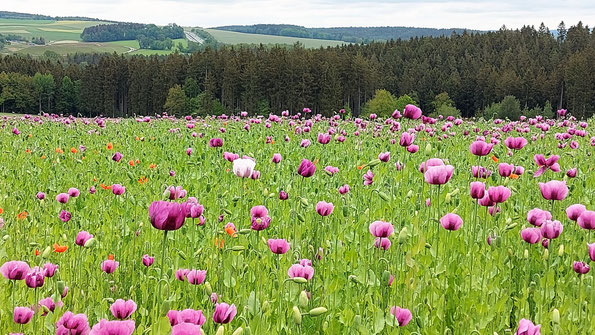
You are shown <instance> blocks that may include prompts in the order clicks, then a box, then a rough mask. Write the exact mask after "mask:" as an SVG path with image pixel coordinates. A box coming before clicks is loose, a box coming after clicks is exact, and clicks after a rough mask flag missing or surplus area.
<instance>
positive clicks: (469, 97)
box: [0, 23, 595, 118]
mask: <svg viewBox="0 0 595 335" xmlns="http://www.w3.org/2000/svg"><path fill="white" fill-rule="evenodd" d="M0 72H2V73H3V74H2V76H1V77H0V90H1V92H0V104H1V106H2V108H3V109H4V110H5V111H15V112H22V113H32V112H36V111H38V110H39V106H40V103H39V100H40V99H39V97H40V96H41V95H42V93H41V92H42V91H43V90H42V89H40V88H38V87H37V86H36V85H35V84H34V81H33V78H34V77H35V75H36V73H40V74H44V75H48V74H50V75H52V77H53V82H54V87H53V88H52V89H51V90H49V91H48V92H46V91H43V92H44V93H43V98H41V100H42V103H41V109H42V110H44V111H46V112H63V113H75V114H80V115H84V116H95V115H104V116H131V115H153V114H155V113H160V112H163V111H165V110H168V111H173V112H175V113H178V114H186V113H196V114H211V113H237V112H239V111H248V112H249V113H252V114H266V113H269V112H274V113H278V112H280V111H283V110H289V111H290V112H292V113H296V112H298V111H301V110H302V109H303V108H304V107H309V108H310V109H312V110H313V111H314V112H316V113H322V114H324V115H330V114H332V113H334V112H336V111H338V110H339V109H341V108H345V109H348V110H349V111H350V112H351V113H353V114H354V115H360V114H363V113H365V112H367V111H368V110H369V108H371V106H372V107H373V106H389V107H390V106H392V105H391V104H392V102H391V101H392V100H391V99H392V98H391V97H390V96H388V95H386V94H383V97H388V99H389V102H390V104H386V105H385V104H381V103H380V104H378V103H369V101H370V100H372V99H373V98H374V96H375V95H377V91H378V90H381V89H383V90H385V91H386V92H388V93H389V94H390V95H393V96H394V97H401V96H403V95H407V96H408V97H409V98H411V99H412V100H413V101H415V102H416V103H417V104H418V105H419V106H420V107H421V108H422V110H423V111H424V113H425V114H428V115H429V114H432V113H436V111H437V110H439V109H440V108H442V109H441V110H442V111H443V112H444V113H453V112H455V109H456V111H457V112H458V113H460V114H461V115H462V116H464V117H472V116H487V117H491V116H494V115H497V116H498V117H510V118H516V117H518V112H516V111H517V109H516V105H517V102H518V106H519V110H521V111H525V110H526V111H531V112H532V113H538V112H539V110H541V111H544V110H546V107H547V110H548V112H549V109H550V108H553V109H554V110H555V109H558V108H566V109H568V110H570V111H571V112H572V113H573V115H575V116H577V117H579V118H588V117H591V116H592V115H593V113H594V110H595V33H594V31H592V30H591V29H590V28H588V27H586V26H584V25H583V24H582V23H579V24H577V25H575V26H572V27H570V28H568V29H567V28H566V27H565V25H564V24H561V25H560V26H559V27H558V34H557V36H556V37H554V36H553V35H552V34H551V33H550V32H549V29H548V28H546V27H545V26H543V25H542V26H541V27H539V28H538V29H535V28H534V27H523V28H522V29H517V30H509V29H504V28H502V29H500V30H499V31H495V32H488V33H484V34H477V33H463V34H460V35H459V34H453V35H451V36H449V37H423V38H413V39H411V40H407V41H405V40H391V41H386V42H373V43H370V44H351V45H344V46H339V47H327V48H320V49H305V48H304V47H302V46H301V45H299V44H296V45H294V46H293V47H291V48H285V47H281V46H272V47H271V46H264V45H260V46H239V47H238V46H235V47H234V46H223V47H219V48H218V49H211V48H207V49H205V50H202V51H199V52H196V53H193V54H191V55H188V56H187V55H181V54H176V53H175V54H171V55H169V56H150V57H146V56H125V55H116V54H112V55H98V54H75V55H70V56H68V57H67V58H65V59H63V60H58V61H55V60H54V61H52V60H49V59H44V58H38V59H36V58H32V57H28V56H14V55H13V56H3V57H2V58H0ZM66 77H67V78H68V80H67V82H68V86H67V88H66V90H64V89H63V88H62V87H63V86H64V80H66ZM70 82H71V83H72V84H70ZM172 90H173V91H172ZM442 93H445V94H446V95H444V94H442ZM64 97H68V98H67V99H68V100H67V102H64V99H65V98H64ZM168 97H170V98H169V99H168ZM506 97H510V98H508V99H505V98H506ZM511 99H512V100H511ZM505 100H506V101H505ZM445 102H446V103H445ZM510 106H512V107H514V108H512V109H511V108H510ZM389 107H383V108H384V109H387V110H384V109H382V108H381V112H382V113H383V114H384V115H388V114H389V113H391V112H392V110H388V108H389ZM453 108H454V109H453ZM486 110H487V113H486ZM509 110H513V111H514V113H512V112H510V113H509V112H506V111H509Z"/></svg>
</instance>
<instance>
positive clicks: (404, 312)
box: [390, 306, 412, 327]
mask: <svg viewBox="0 0 595 335" xmlns="http://www.w3.org/2000/svg"><path fill="white" fill-rule="evenodd" d="M390 314H391V315H393V316H394V317H395V319H396V320H397V324H398V325H399V327H405V326H406V325H407V324H408V323H409V321H411V318H412V315H411V312H410V311H409V310H408V309H407V308H401V307H399V306H393V307H391V308H390Z"/></svg>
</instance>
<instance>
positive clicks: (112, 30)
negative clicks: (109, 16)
mask: <svg viewBox="0 0 595 335" xmlns="http://www.w3.org/2000/svg"><path fill="white" fill-rule="evenodd" d="M176 38H184V28H182V27H180V26H178V25H176V24H171V25H167V26H163V27H158V26H156V25H154V24H142V23H116V24H100V25H97V26H92V27H86V28H85V29H84V30H83V32H82V33H81V39H82V40H83V41H85V42H110V41H124V40H138V43H139V45H140V48H141V49H155V50H165V49H171V48H172V46H173V42H172V39H176Z"/></svg>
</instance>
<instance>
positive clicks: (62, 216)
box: [59, 210, 72, 222]
mask: <svg viewBox="0 0 595 335" xmlns="http://www.w3.org/2000/svg"><path fill="white" fill-rule="evenodd" d="M59 217H60V220H61V221H62V222H68V221H70V218H71V217H72V215H71V214H70V213H69V212H67V211H65V210H62V211H60V215H59Z"/></svg>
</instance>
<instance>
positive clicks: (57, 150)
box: [56, 148, 64, 154]
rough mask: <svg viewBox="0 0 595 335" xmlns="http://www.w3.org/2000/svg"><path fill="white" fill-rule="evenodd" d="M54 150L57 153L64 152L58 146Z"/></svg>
mask: <svg viewBox="0 0 595 335" xmlns="http://www.w3.org/2000/svg"><path fill="white" fill-rule="evenodd" d="M56 152H57V153H59V154H63V153H64V151H63V150H62V149H60V148H56Z"/></svg>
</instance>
